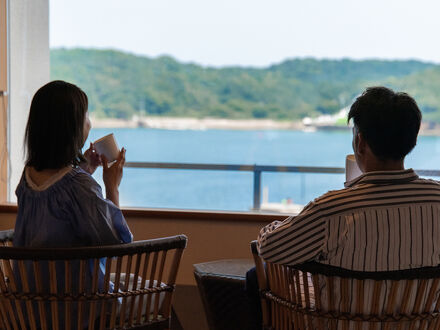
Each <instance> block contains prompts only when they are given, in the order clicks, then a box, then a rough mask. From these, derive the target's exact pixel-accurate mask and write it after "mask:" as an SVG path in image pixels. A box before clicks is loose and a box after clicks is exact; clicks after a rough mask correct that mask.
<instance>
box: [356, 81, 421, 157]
mask: <svg viewBox="0 0 440 330" xmlns="http://www.w3.org/2000/svg"><path fill="white" fill-rule="evenodd" d="M351 118H353V122H354V124H355V125H356V127H357V129H358V131H359V132H360V133H361V134H362V136H363V138H364V139H365V140H366V142H367V144H368V146H369V147H370V148H371V150H372V152H373V153H374V155H375V156H376V157H378V158H379V159H380V160H389V159H392V160H402V159H404V158H405V156H406V155H407V154H409V152H410V151H411V150H412V149H413V148H414V147H415V145H416V143H417V134H418V133H419V129H420V123H421V121H422V113H421V112H420V109H419V107H418V106H417V103H416V101H415V100H414V99H413V98H412V97H411V96H409V95H408V94H406V93H396V92H394V91H393V90H391V89H389V88H386V87H369V88H367V89H366V90H365V92H363V93H362V95H361V96H359V97H358V98H357V99H356V101H355V102H354V103H353V105H352V106H351V108H350V112H349V113H348V121H349V120H350V119H351Z"/></svg>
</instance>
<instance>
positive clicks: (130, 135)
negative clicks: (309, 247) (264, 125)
mask: <svg viewBox="0 0 440 330" xmlns="http://www.w3.org/2000/svg"><path fill="white" fill-rule="evenodd" d="M109 133H114V135H115V138H116V140H117V143H118V145H119V147H125V148H126V149H127V153H126V160H127V161H130V162H172V163H201V164H241V165H254V164H257V165H277V166H330V167H344V166H345V156H346V155H347V154H351V153H353V152H352V134H351V131H350V130H346V131H316V132H303V131H287V130H246V131H239V130H165V129H150V128H112V129H104V128H98V129H92V130H91V132H90V135H89V138H88V142H90V141H95V140H96V139H98V138H100V137H102V136H104V135H106V134H109ZM88 142H86V146H88V145H89V144H88ZM405 165H406V167H407V168H409V167H412V168H414V169H416V170H417V169H424V170H425V169H428V170H438V169H440V137H437V136H420V137H419V138H418V143H417V146H416V147H415V148H414V150H413V151H412V152H411V153H410V154H409V155H408V157H407V159H406V162H405ZM94 177H95V179H96V180H97V181H98V182H99V183H100V184H101V186H102V187H104V186H103V185H102V169H98V170H97V171H96V172H95V174H94ZM437 179H439V178H437ZM344 181H345V175H344V174H310V173H274V172H263V174H262V188H263V190H264V191H265V194H266V195H267V196H268V201H269V202H271V203H281V204H282V203H286V201H288V202H289V203H295V204H301V205H305V204H307V203H308V202H309V201H310V200H312V199H314V198H316V197H317V196H319V195H321V194H323V193H325V192H327V191H329V190H335V189H341V188H343V184H344ZM120 203H121V206H127V207H147V208H173V209H175V208H178V209H199V210H227V211H249V210H251V209H252V206H253V173H252V172H230V171H208V170H174V169H171V170H170V169H142V168H140V169H138V168H125V169H124V176H123V179H122V182H121V186H120Z"/></svg>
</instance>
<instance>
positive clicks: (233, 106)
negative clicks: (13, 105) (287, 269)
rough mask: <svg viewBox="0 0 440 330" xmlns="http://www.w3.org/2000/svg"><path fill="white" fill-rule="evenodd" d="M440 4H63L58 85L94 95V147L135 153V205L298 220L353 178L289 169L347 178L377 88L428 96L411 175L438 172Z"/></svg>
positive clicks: (56, 53)
mask: <svg viewBox="0 0 440 330" xmlns="http://www.w3.org/2000/svg"><path fill="white" fill-rule="evenodd" d="M434 6H437V5H436V3H435V2H434V1H431V2H429V1H424V2H423V4H419V5H418V6H417V7H415V8H414V6H413V4H412V3H411V2H409V1H404V2H399V4H398V5H396V4H393V3H386V4H384V3H382V2H379V1H378V0H375V1H373V2H369V5H368V6H360V5H359V4H356V3H353V2H350V1H343V0H338V1H336V2H335V1H333V2H329V3H327V2H324V1H322V2H312V3H304V2H301V1H293V2H292V1H281V0H278V1H273V2H270V3H268V2H261V1H240V2H236V1H221V2H220V1H217V2H206V1H200V0H199V1H197V0H190V1H185V2H181V1H171V0H169V1H160V2H146V1H135V0H132V1H126V2H120V1H110V0H106V1H93V2H90V1H85V0H82V1H75V2H72V1H61V0H52V1H50V49H51V50H50V79H64V80H68V81H70V82H73V83H76V84H77V85H78V86H80V87H81V88H83V89H84V90H85V91H86V93H87V94H88V96H89V99H90V108H89V109H90V113H91V115H92V118H93V123H94V126H95V128H94V129H93V130H92V132H91V135H90V140H91V141H93V140H95V139H97V138H98V137H100V136H103V135H105V134H107V133H109V132H114V133H115V136H116V138H117V140H118V143H119V145H120V146H125V147H126V148H127V160H128V161H129V162H130V163H131V164H129V165H131V166H132V167H128V168H127V169H126V170H125V174H124V179H123V182H122V185H121V204H122V205H125V206H143V207H170V208H198V209H223V210H242V211H245V210H250V209H252V208H254V207H255V206H257V207H258V204H261V203H256V201H255V200H256V199H257V200H260V202H263V204H272V205H265V206H266V207H268V208H272V209H273V208H275V209H274V210H291V208H292V207H295V204H299V205H304V204H305V203H306V202H307V201H308V200H310V199H312V198H313V197H316V196H317V195H319V194H321V193H323V192H325V191H327V190H329V189H337V188H340V187H342V183H343V181H344V175H343V174H341V173H339V174H337V173H336V174H314V173H307V172H306V173H305V172H293V173H279V172H278V171H280V170H281V171H282V170H285V169H286V167H289V166H290V167H289V168H288V169H290V170H295V169H297V168H295V166H303V167H316V166H318V167H337V168H342V167H343V166H344V159H345V155H346V154H349V153H351V132H350V130H349V129H347V126H346V124H345V115H346V107H347V106H349V105H350V104H351V103H352V101H353V98H354V97H355V96H356V95H358V94H359V93H360V92H361V91H362V90H363V89H364V88H365V86H368V85H373V84H374V85H375V84H385V85H388V86H390V87H393V88H395V89H398V90H405V91H408V92H409V93H410V94H412V95H413V96H415V98H416V99H417V101H418V102H419V104H420V106H421V108H422V109H423V111H424V118H425V120H426V121H425V124H424V125H425V126H424V129H425V131H424V132H425V133H429V134H431V136H421V137H420V139H419V146H418V147H417V148H416V149H415V150H414V151H413V153H412V154H411V155H410V157H409V158H408V161H407V165H408V166H412V167H415V168H419V169H435V168H437V164H439V160H440V159H439V158H440V157H439V149H440V140H439V139H438V138H437V136H436V135H435V134H436V133H437V129H438V127H439V126H438V124H437V123H438V122H440V116H439V114H440V107H439V105H440V100H439V99H438V97H437V92H436V91H437V90H438V87H437V85H436V84H437V81H440V79H439V78H438V75H439V74H438V72H440V71H439V70H438V66H437V64H436V63H437V61H438V58H436V56H437V54H439V52H438V49H436V47H438V46H437V44H436V43H433V42H432V40H435V37H436V36H435V34H434V31H437V30H438V27H437V25H438V24H440V23H439V22H438V20H437V18H436V17H435V16H434V13H435V12H436V10H428V11H427V10H426V8H431V7H432V8H433V9H434ZM84 8H87V10H84ZM377 8H381V10H380V11H377ZM98 17H99V21H98V19H97V18H98ZM408 22H412V23H411V24H409V23H408ZM28 33H31V32H28ZM29 39H30V38H28V40H29ZM45 42H46V41H45ZM43 44H44V43H43ZM11 49H12V51H14V47H11ZM43 53H44V52H43ZM372 58H373V59H372ZM413 59H415V60H413ZM43 64H44V65H45V64H46V62H45V61H44V60H43ZM11 65H13V63H11ZM27 92H30V89H28V90H27ZM11 102H12V101H11ZM11 119H13V118H11ZM432 134H434V135H432ZM433 151H435V152H433ZM14 152H15V151H14ZM13 157H15V156H13V155H11V158H13ZM141 163H148V164H144V165H145V166H146V167H147V168H136V166H141V165H142V164H141ZM164 163H167V164H164ZM170 163H172V164H170ZM182 163H183V164H190V165H179V164H182ZM191 164H192V165H191ZM194 164H196V165H194ZM200 164H202V165H200ZM203 164H207V166H206V167H207V168H208V169H200V168H201V167H203ZM212 164H216V165H222V166H211V165H212ZM255 164H256V165H258V166H257V167H252V166H253V165H255ZM233 165H240V166H237V167H236V166H233ZM155 166H156V167H158V168H152V167H155ZM277 166H278V167H279V166H281V167H282V168H278V167H277ZM174 167H178V169H170V168H174ZM218 169H221V170H218ZM238 169H245V170H246V171H238ZM302 170H304V168H301V171H302ZM309 170H311V171H312V172H313V171H314V169H309ZM335 172H340V170H335ZM16 173H19V171H18V172H16ZM260 174H261V175H260ZM100 176H101V173H100V172H97V173H96V175H95V177H96V178H97V180H98V181H99V180H100V179H99V178H100ZM256 195H257V196H256ZM260 206H261V205H260ZM263 206H264V205H263ZM263 208H264V207H263Z"/></svg>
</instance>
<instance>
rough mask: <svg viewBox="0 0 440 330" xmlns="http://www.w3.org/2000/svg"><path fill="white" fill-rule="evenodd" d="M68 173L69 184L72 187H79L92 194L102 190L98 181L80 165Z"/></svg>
mask: <svg viewBox="0 0 440 330" xmlns="http://www.w3.org/2000/svg"><path fill="white" fill-rule="evenodd" d="M69 174H70V184H71V186H72V188H74V189H81V190H84V191H85V192H87V193H90V194H93V195H96V194H98V195H101V194H102V190H101V186H100V185H99V183H98V182H96V180H95V179H94V178H93V177H92V176H91V175H90V174H89V173H87V172H86V171H84V170H83V169H82V168H80V167H75V168H73V169H72V171H71V172H70V173H69Z"/></svg>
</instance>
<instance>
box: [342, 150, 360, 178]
mask: <svg viewBox="0 0 440 330" xmlns="http://www.w3.org/2000/svg"><path fill="white" fill-rule="evenodd" d="M361 174H362V171H361V170H360V168H359V166H358V164H357V163H356V158H355V157H354V155H347V157H345V181H351V180H353V179H355V178H357V177H358V176H359V175H361Z"/></svg>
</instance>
